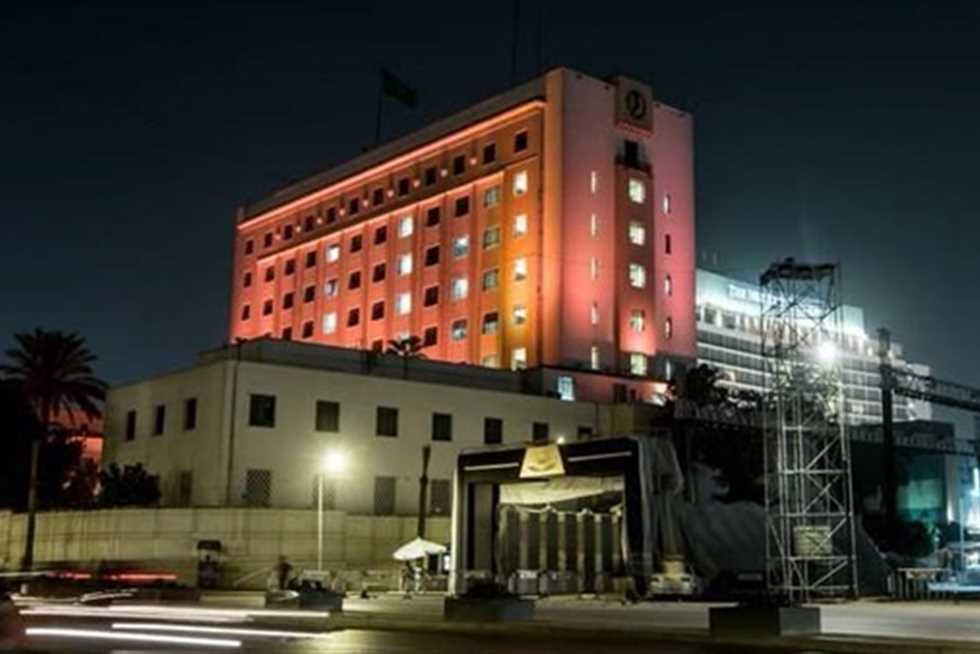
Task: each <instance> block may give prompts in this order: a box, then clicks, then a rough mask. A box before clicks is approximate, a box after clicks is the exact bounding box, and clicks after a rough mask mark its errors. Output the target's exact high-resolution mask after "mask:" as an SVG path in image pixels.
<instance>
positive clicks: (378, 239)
mask: <svg viewBox="0 0 980 654" xmlns="http://www.w3.org/2000/svg"><path fill="white" fill-rule="evenodd" d="M387 240H388V226H387V225H382V226H381V227H378V228H377V229H376V230H374V244H375V245H381V244H383V243H384V242H386V241H387Z"/></svg>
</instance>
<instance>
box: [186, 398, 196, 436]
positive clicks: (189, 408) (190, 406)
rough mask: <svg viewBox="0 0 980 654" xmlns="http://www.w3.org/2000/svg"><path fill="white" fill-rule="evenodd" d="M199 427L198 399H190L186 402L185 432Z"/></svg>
mask: <svg viewBox="0 0 980 654" xmlns="http://www.w3.org/2000/svg"><path fill="white" fill-rule="evenodd" d="M196 427H197V398H196V397H189V398H187V399H186V400H184V431H191V430H193V429H195V428H196Z"/></svg>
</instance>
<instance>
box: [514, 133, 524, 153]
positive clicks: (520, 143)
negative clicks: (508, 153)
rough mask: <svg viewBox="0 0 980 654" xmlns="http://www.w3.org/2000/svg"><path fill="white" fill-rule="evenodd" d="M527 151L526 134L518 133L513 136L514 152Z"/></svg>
mask: <svg viewBox="0 0 980 654" xmlns="http://www.w3.org/2000/svg"><path fill="white" fill-rule="evenodd" d="M524 150H527V132H518V133H517V134H515V135H514V152H523V151H524Z"/></svg>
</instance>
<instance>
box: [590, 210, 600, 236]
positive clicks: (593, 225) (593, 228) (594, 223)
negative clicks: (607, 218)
mask: <svg viewBox="0 0 980 654" xmlns="http://www.w3.org/2000/svg"><path fill="white" fill-rule="evenodd" d="M598 234H599V216H597V215H595V214H592V215H591V216H589V235H591V236H597V235H598Z"/></svg>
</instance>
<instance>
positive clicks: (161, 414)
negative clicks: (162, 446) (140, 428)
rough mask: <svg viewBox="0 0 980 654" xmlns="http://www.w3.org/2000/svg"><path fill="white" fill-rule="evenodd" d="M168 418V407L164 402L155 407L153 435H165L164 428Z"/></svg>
mask: <svg viewBox="0 0 980 654" xmlns="http://www.w3.org/2000/svg"><path fill="white" fill-rule="evenodd" d="M166 419H167V407H166V406H164V405H163V404H158V405H157V406H156V407H155V408H154V409H153V435H154V436H161V435H163V428H164V426H165V425H166Z"/></svg>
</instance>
